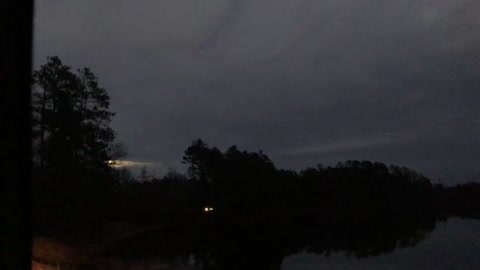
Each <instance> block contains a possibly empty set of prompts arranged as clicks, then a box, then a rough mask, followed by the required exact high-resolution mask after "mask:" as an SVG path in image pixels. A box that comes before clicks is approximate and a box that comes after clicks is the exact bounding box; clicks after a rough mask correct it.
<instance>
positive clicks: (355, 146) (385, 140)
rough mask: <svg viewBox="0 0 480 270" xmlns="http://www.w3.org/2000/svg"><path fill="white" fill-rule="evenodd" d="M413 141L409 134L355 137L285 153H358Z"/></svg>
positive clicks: (307, 146) (303, 147)
mask: <svg viewBox="0 0 480 270" xmlns="http://www.w3.org/2000/svg"><path fill="white" fill-rule="evenodd" d="M412 139H413V136H412V135H410V134H396V135H393V134H388V133H387V134H382V135H380V136H372V137H357V138H349V139H344V140H338V141H335V140H334V141H331V142H322V143H317V144H313V145H306V146H302V147H299V148H294V149H290V150H287V151H285V154H288V155H306V154H326V153H337V154H338V153H341V152H345V151H358V150H364V149H368V148H372V147H376V146H381V145H388V144H398V143H403V142H407V141H410V140H412Z"/></svg>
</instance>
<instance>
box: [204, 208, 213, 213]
mask: <svg viewBox="0 0 480 270" xmlns="http://www.w3.org/2000/svg"><path fill="white" fill-rule="evenodd" d="M203 212H205V213H210V212H213V208H212V207H205V208H203Z"/></svg>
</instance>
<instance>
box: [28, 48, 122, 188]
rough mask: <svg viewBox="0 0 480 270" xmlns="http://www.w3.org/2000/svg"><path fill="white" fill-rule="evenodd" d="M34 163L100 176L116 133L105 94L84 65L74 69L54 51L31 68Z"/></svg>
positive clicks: (58, 171)
mask: <svg viewBox="0 0 480 270" xmlns="http://www.w3.org/2000/svg"><path fill="white" fill-rule="evenodd" d="M32 101H33V104H32V105H33V112H34V115H33V119H34V127H33V130H34V146H35V153H36V155H35V164H36V165H37V166H36V167H37V168H38V169H39V171H40V172H43V173H46V174H47V175H50V176H51V175H56V176H65V175H69V176H73V175H75V176H77V177H78V178H79V179H82V180H92V179H95V178H98V177H104V176H105V175H106V174H107V172H108V170H109V167H108V161H109V160H110V159H111V157H110V153H109V147H110V146H111V145H112V142H113V140H114V138H115V136H114V132H113V130H112V129H111V128H110V126H109V124H110V121H111V118H112V117H113V116H114V113H112V112H110V111H109V110H108V107H109V102H110V97H109V96H108V93H107V91H106V90H105V89H104V88H101V87H100V86H99V84H98V78H97V77H96V76H95V75H94V74H93V72H91V71H90V70H89V69H88V68H84V69H79V70H77V72H73V71H72V70H71V68H70V67H69V66H66V65H64V64H63V63H62V62H61V60H60V59H59V58H58V57H49V58H48V62H47V63H46V64H44V65H42V66H41V67H40V69H39V70H36V71H34V72H33V98H32Z"/></svg>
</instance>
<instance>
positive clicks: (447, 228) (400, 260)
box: [282, 218, 480, 270]
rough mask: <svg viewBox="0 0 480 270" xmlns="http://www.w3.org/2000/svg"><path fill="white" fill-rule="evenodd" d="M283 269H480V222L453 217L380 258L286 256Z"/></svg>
mask: <svg viewBox="0 0 480 270" xmlns="http://www.w3.org/2000/svg"><path fill="white" fill-rule="evenodd" d="M282 269H283V270H293V269H298V270H310V269H312V270H313V269H330V270H335V269H422V270H424V269H480V221H478V220H472V219H458V218H450V219H449V220H448V221H446V222H438V223H437V225H436V227H435V230H434V231H433V232H432V233H430V234H429V235H428V237H427V239H425V240H424V241H422V242H420V243H419V244H418V245H416V246H414V247H408V248H402V249H396V250H395V251H394V252H392V253H389V254H386V255H381V256H377V257H367V258H363V259H357V258H355V257H352V256H347V255H346V254H344V253H337V254H331V255H330V256H324V255H315V254H309V253H307V252H302V253H300V254H296V255H292V256H289V257H286V258H285V259H284V260H283V264H282Z"/></svg>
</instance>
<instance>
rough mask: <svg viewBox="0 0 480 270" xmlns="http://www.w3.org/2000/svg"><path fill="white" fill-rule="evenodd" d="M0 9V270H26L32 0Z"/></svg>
mask: <svg viewBox="0 0 480 270" xmlns="http://www.w3.org/2000/svg"><path fill="white" fill-rule="evenodd" d="M0 6H1V7H0V179H1V182H0V183H1V184H0V185H1V186H0V203H1V205H0V209H1V212H0V231H1V235H0V238H1V240H0V241H1V247H0V269H3V270H7V269H8V270H10V269H12V270H13V269H15V270H24V269H25V270H26V269H29V270H30V269H31V245H32V244H31V243H32V233H31V196H30V195H31V194H30V193H31V137H32V136H31V113H30V89H31V87H30V80H31V78H30V77H31V68H32V67H31V66H32V64H31V62H32V31H33V27H32V26H33V25H32V22H33V0H5V1H2V2H1V4H0Z"/></svg>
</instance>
